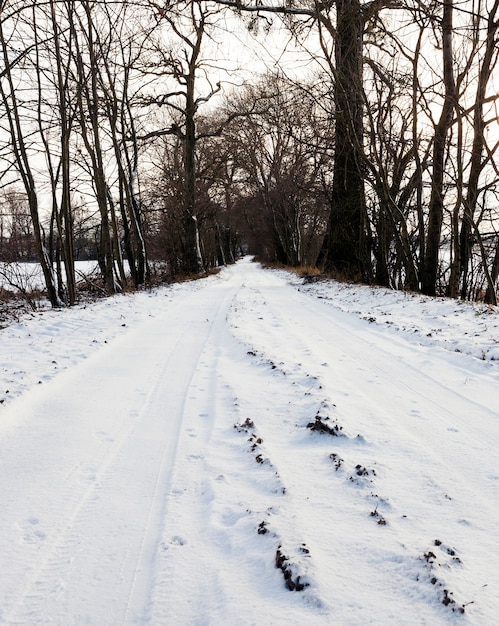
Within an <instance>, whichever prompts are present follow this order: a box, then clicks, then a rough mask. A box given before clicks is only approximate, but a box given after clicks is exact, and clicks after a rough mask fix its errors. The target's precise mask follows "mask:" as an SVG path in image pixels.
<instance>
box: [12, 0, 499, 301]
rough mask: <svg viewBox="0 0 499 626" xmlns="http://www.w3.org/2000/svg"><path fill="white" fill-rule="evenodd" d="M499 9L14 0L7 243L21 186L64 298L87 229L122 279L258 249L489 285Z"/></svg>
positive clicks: (493, 250) (110, 277) (334, 267)
mask: <svg viewBox="0 0 499 626" xmlns="http://www.w3.org/2000/svg"><path fill="white" fill-rule="evenodd" d="M498 9H499V0H461V1H457V0H456V1H432V2H430V3H421V2H420V1H419V0H369V1H366V2H361V0H335V1H332V2H326V3H324V2H319V1H318V0H295V1H294V2H286V3H284V4H282V5H280V4H277V3H276V4H269V5H264V4H261V3H257V4H254V5H252V4H244V3H243V2H240V1H239V0H237V1H232V0H183V1H181V2H178V1H169V2H156V1H152V0H135V1H133V2H128V1H126V0H125V1H121V2H104V1H98V0H94V1H92V2H90V1H76V0H46V1H44V2H34V1H33V0H9V1H8V2H7V1H5V0H0V45H1V52H0V53H1V60H2V65H1V67H0V129H1V130H0V180H1V184H2V189H3V197H2V198H1V199H0V216H2V218H1V219H2V222H1V224H2V232H1V234H0V242H1V248H0V254H3V255H4V257H6V256H7V252H8V254H9V255H10V258H12V257H16V255H17V256H18V257H20V256H22V254H24V253H23V252H19V251H16V248H15V245H14V241H15V240H16V238H17V239H18V240H19V227H18V220H17V221H16V219H15V218H14V214H15V212H13V211H12V210H11V209H12V207H13V203H12V198H13V197H14V196H15V197H16V202H17V204H19V203H21V205H22V206H23V207H24V209H23V211H21V213H22V214H23V215H24V216H26V214H27V215H28V216H29V219H28V225H27V229H28V234H29V236H30V238H31V241H32V247H33V246H34V249H35V253H36V256H37V258H38V260H39V261H40V263H41V264H42V268H43V272H44V276H45V281H46V285H47V293H48V295H49V298H50V300H51V302H52V304H53V305H54V306H59V305H60V304H62V303H67V304H73V303H74V302H75V301H76V300H77V284H76V279H75V266H74V264H75V259H76V258H77V257H78V254H79V252H78V250H79V249H80V250H81V247H82V241H83V240H84V241H85V247H86V249H87V250H89V249H91V248H92V247H93V248H94V249H95V253H96V256H97V259H98V261H99V267H100V270H101V274H102V280H103V284H104V286H105V288H106V289H107V290H108V291H110V292H112V291H115V290H117V289H120V288H122V287H123V286H124V285H125V284H127V282H128V281H131V282H132V284H133V285H134V286H136V287H139V286H141V285H143V284H144V283H145V282H146V281H147V279H148V276H149V272H150V268H151V261H153V260H161V261H163V262H164V267H165V271H166V272H167V274H168V276H169V277H174V276H175V275H178V274H186V273H187V274H192V273H199V272H201V271H204V270H206V269H208V268H209V267H211V266H214V265H219V264H223V263H228V262H232V261H233V260H234V258H235V256H236V254H237V253H238V252H239V251H240V250H241V249H244V250H247V251H250V252H254V253H256V254H258V255H260V256H261V257H262V258H264V259H265V260H275V261H279V262H282V263H286V264H289V265H295V266H313V265H316V264H317V265H319V266H320V267H321V269H323V270H326V271H330V272H334V273H336V274H337V275H342V276H344V277H346V278H351V279H360V280H364V281H368V282H373V283H377V284H381V285H386V286H391V287H397V288H406V289H411V290H421V291H423V292H424V293H426V294H430V295H434V294H437V293H440V294H447V295H450V296H452V297H463V298H477V297H483V298H485V299H486V300H487V301H489V302H494V303H495V301H496V300H495V299H496V283H497V279H498V276H499V234H498V233H499V229H498V221H497V219H498V217H499V215H498V202H497V193H498V191H499V186H498V183H499V169H498V167H497V165H496V161H495V159H496V152H497V148H498V146H499V125H498V116H497V111H496V98H497V89H496V84H497V56H498V50H499V46H498V45H497V44H498V28H499V16H498ZM248 31H251V33H252V37H249V36H248V34H247V33H248ZM283 33H287V38H286V39H285V41H286V43H285V44H281V42H282V41H283V40H284V39H283ZM242 40H245V43H244V45H245V46H246V48H242V45H243V44H242V43H241V41H242ZM247 46H252V48H251V49H250V48H248V47H247ZM270 49H274V50H275V49H278V50H279V60H280V61H283V62H284V65H283V66H281V67H278V66H276V64H275V62H274V61H272V59H271V56H270V55H267V56H265V55H266V52H265V50H267V51H268V50H270ZM242 50H244V53H245V54H246V55H247V56H248V55H250V57H249V58H250V59H251V63H249V64H246V65H244V64H243V63H241V62H240V61H239V60H236V59H240V58H243V57H244V55H243V54H242V52H241V51H242ZM257 53H258V58H257ZM287 55H292V58H293V60H294V63H295V64H296V67H295V68H292V67H290V66H289V65H288V66H286V59H287V58H288V56H287ZM289 58H291V56H289ZM297 60H299V62H298V61H297ZM265 62H266V66H265ZM272 64H273V65H272ZM251 65H253V66H256V67H251ZM271 66H272V71H270V70H269V69H268V68H270V67H271ZM304 67H306V71H305V70H304V69H303V68H304ZM255 69H258V73H256V72H255ZM13 194H14V195H13ZM20 198H21V200H20ZM18 214H20V213H19V211H18ZM24 226H26V225H24ZM16 229H17V230H16ZM82 238H83V239H82ZM19 241H20V240H19ZM30 254H32V251H31V252H30ZM129 277H130V278H129Z"/></svg>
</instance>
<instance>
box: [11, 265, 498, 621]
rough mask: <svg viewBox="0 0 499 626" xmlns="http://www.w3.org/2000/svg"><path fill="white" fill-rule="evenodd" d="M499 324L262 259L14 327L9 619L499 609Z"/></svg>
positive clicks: (402, 616) (477, 310)
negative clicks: (267, 266) (302, 274)
mask: <svg viewBox="0 0 499 626" xmlns="http://www.w3.org/2000/svg"><path fill="white" fill-rule="evenodd" d="M498 341H499V315H498V311H497V309H495V308H491V307H486V306H484V305H473V304H470V303H462V302H457V301H454V300H446V299H430V298H424V297H421V296H418V295H413V294H404V293H400V292H392V291H389V290H386V289H373V288H369V287H361V286H354V285H345V284H339V283H335V282H333V281H320V282H318V283H315V284H311V285H304V284H303V282H302V280H301V279H299V278H298V277H297V276H295V275H294V274H289V273H286V272H284V271H275V270H274V271H272V270H264V269H262V268H261V267H260V266H259V265H258V264H256V263H252V262H251V260H250V259H249V258H246V259H243V260H242V261H240V262H239V263H238V264H236V265H235V266H232V267H228V268H226V269H224V270H222V271H221V273H220V274H219V275H217V276H212V277H210V278H208V279H205V280H202V281H195V282H191V283H184V284H180V285H174V286H170V287H164V288H160V289H157V290H154V291H150V292H142V293H136V294H122V295H118V296H115V297H113V298H109V299H106V300H101V301H99V302H97V303H95V304H92V305H86V306H79V307H74V308H71V309H64V310H60V311H43V312H37V313H33V314H32V315H29V316H24V317H23V318H22V319H21V320H20V321H18V322H15V323H12V324H10V325H8V326H7V327H5V328H3V329H2V330H0V342H1V343H0V381H1V382H0V402H1V404H0V493H1V494H2V506H1V508H0V555H1V556H0V558H1V568H0V624H9V625H10V624H16V625H19V624H21V625H25V624H26V625H35V624H58V625H61V626H71V625H78V626H79V625H80V624H93V625H96V626H106V625H109V626H116V625H118V624H126V625H128V624H153V625H158V626H162V625H211V624H213V625H217V626H218V625H230V626H231V625H235V624H238V625H239V624H242V625H243V624H244V625H249V624H255V625H256V624H258V625H259V626H260V625H261V624H265V625H267V624H286V625H295V624H296V625H314V626H315V625H321V624H324V625H325V624H339V625H341V626H350V625H352V626H353V625H355V626H358V625H361V624H362V625H364V624H376V625H383V626H384V625H394V626H395V625H397V626H399V625H401V624H430V625H436V624H476V625H480V626H482V625H493V624H496V623H497V615H498V613H499V550H498V547H497V543H498V540H497V537H498V536H499V507H498V504H497V502H498V496H499V493H498V491H499V452H498V447H497V441H498V439H499V385H498V382H499V363H498V360H499V347H498ZM312 425H314V426H315V427H316V428H322V429H323V430H324V429H327V430H329V431H330V432H321V431H320V430H314V429H312V428H310V427H308V426H312ZM276 564H277V565H279V566H280V567H276ZM286 577H287V578H288V584H287V583H286ZM288 586H291V587H293V586H294V587H297V588H295V589H294V590H290V589H288ZM444 602H445V603H444ZM462 609H464V612H461V610H462Z"/></svg>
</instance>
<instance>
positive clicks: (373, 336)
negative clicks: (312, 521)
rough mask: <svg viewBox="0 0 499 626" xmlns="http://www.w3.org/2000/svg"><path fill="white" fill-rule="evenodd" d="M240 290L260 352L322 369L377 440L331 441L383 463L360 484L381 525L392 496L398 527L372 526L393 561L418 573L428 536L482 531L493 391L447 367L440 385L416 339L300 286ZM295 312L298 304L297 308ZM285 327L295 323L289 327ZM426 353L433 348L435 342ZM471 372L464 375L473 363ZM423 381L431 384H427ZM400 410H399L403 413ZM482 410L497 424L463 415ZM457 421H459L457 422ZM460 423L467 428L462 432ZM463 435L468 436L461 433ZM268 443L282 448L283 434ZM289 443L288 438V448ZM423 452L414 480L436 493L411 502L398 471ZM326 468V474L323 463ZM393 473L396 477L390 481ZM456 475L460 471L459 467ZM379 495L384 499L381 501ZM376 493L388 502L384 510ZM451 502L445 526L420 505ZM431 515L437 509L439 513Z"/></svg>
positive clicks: (325, 380)
mask: <svg viewBox="0 0 499 626" xmlns="http://www.w3.org/2000/svg"><path fill="white" fill-rule="evenodd" d="M281 287H282V284H281ZM252 292H253V293H252ZM240 296H241V297H240V298H239V299H238V303H237V309H238V311H237V312H236V313H235V314H234V315H233V316H232V317H233V319H234V320H235V324H236V325H237V326H239V327H240V328H239V329H236V331H235V332H236V335H237V336H238V337H239V338H240V340H242V341H245V342H246V344H247V346H248V348H249V349H250V350H253V349H254V348H255V347H256V350H257V353H258V352H261V354H263V355H264V358H265V357H266V358H267V359H268V361H270V362H274V363H279V364H280V366H279V367H280V368H282V371H283V373H284V374H286V375H288V376H289V377H291V378H294V379H295V381H300V380H301V381H302V380H303V379H304V376H306V375H312V374H316V376H317V379H318V380H319V381H320V384H321V386H322V387H323V391H318V392H317V393H316V394H315V395H316V397H317V399H318V400H320V399H321V393H322V394H323V395H322V398H324V397H325V398H326V400H328V401H329V402H330V403H331V404H333V403H334V404H336V405H337V406H335V407H334V413H335V414H336V416H338V419H340V420H341V423H342V424H344V425H345V426H346V427H347V431H348V430H349V431H350V432H351V433H352V434H355V433H357V432H360V433H362V434H363V435H365V436H367V441H368V445H367V446H363V448H362V449H360V448H356V450H355V451H354V450H352V448H351V446H350V449H349V450H346V449H345V445H344V442H339V441H331V440H329V446H330V448H332V449H336V451H337V452H338V451H339V450H341V452H342V454H343V453H344V451H345V452H348V455H349V456H348V457H347V458H348V460H349V463H350V464H351V466H352V467H353V466H354V464H355V463H362V466H361V467H363V466H364V465H366V466H367V467H372V466H374V467H376V469H377V470H378V471H377V474H379V475H378V476H377V477H376V479H375V483H376V486H375V487H374V486H373V487H372V488H371V489H368V490H367V492H366V490H365V489H364V491H362V490H360V491H359V494H363V496H364V498H365V499H366V503H365V515H366V516H367V515H371V519H374V520H375V521H378V522H379V520H380V519H382V525H385V524H386V520H385V519H384V518H383V517H380V513H381V510H382V506H386V505H388V508H386V509H385V510H386V511H387V512H385V515H388V519H389V524H390V530H389V533H388V534H387V535H385V537H383V538H382V540H381V541H379V540H378V539H376V538H375V536H374V535H373V542H374V545H376V544H379V547H380V549H381V546H382V549H383V550H386V552H387V554H390V553H392V554H393V558H394V559H395V561H394V563H396V562H398V561H399V560H402V561H404V562H405V563H406V565H407V569H406V571H405V575H406V576H409V577H410V576H411V575H412V574H409V571H411V570H414V569H415V567H417V566H415V563H417V561H418V558H419V561H420V563H421V564H420V566H419V568H420V570H422V569H424V568H423V567H422V562H423V561H424V558H423V552H424V550H426V549H427V545H428V543H430V544H431V542H432V541H433V540H435V541H440V540H441V539H440V536H441V535H443V536H444V537H445V540H446V541H449V542H455V541H457V537H461V541H463V542H464V541H467V542H468V543H469V537H468V539H467V538H466V535H467V534H468V535H469V536H471V535H470V534H469V533H466V526H467V525H469V526H470V527H471V528H475V530H476V529H477V524H478V523H479V520H480V519H483V518H485V519H486V518H487V517H489V516H491V515H492V516H493V515H494V512H495V505H494V504H493V502H494V498H493V495H492V494H493V493H494V492H495V490H496V489H497V487H496V485H497V476H496V471H495V469H494V467H495V465H496V462H497V458H496V457H495V458H491V459H487V460H486V466H487V469H485V468H484V470H485V471H484V474H485V476H484V475H483V474H482V473H481V472H480V474H479V475H478V476H476V465H475V464H476V459H477V458H480V450H481V449H485V448H487V441H488V439H489V437H490V436H491V433H490V425H491V422H490V416H491V414H492V409H491V405H492V402H491V401H490V394H489V395H487V396H485V397H486V398H487V402H477V401H476V399H474V398H468V397H467V396H466V395H464V394H463V393H461V392H462V389H460V387H459V384H456V385H455V387H454V388H452V387H450V386H449V381H450V380H451V377H450V375H447V377H446V381H445V383H443V384H440V381H439V380H438V375H437V376H435V373H436V372H435V368H434V369H433V371H432V373H433V376H434V377H435V378H436V380H435V378H432V377H431V375H430V374H428V373H426V372H425V371H424V370H419V369H417V367H418V366H417V365H416V364H418V363H420V362H421V360H422V358H421V356H419V355H416V356H417V358H414V356H415V355H414V354H413V353H412V354H411V348H412V350H414V347H413V346H411V344H410V343H409V342H407V341H405V342H404V341H402V340H400V341H396V342H393V338H386V337H383V336H382V333H380V332H374V333H372V332H371V329H369V331H368V330H367V327H366V324H364V323H363V322H362V321H360V320H356V319H354V318H352V317H349V316H346V315H344V314H339V315H338V314H337V313H336V312H334V310H331V309H327V308H325V307H324V305H323V304H322V303H318V302H314V301H313V300H311V299H310V298H309V297H303V295H301V294H299V293H296V292H295V293H293V292H292V290H291V289H289V288H288V289H284V288H281V289H279V281H278V280H276V281H275V283H274V284H273V285H272V284H270V281H269V284H268V285H264V286H261V285H258V286H257V287H252V289H250V290H248V291H245V292H241V294H240ZM245 309H247V310H248V311H249V312H250V313H251V315H253V316H256V317H257V318H258V319H261V320H262V324H261V328H262V331H261V333H260V334H258V333H257V334H256V335H255V336H254V337H249V336H248V335H247V334H246V333H245V332H244V330H242V329H244V326H245V324H244V316H245V314H248V313H247V312H246V313H245V312H244V311H245ZM241 311H242V312H241ZM288 311H292V312H293V317H291V315H290V314H288ZM282 329H286V333H285V334H284V336H283V334H282ZM318 336H320V337H321V341H317V337H318ZM390 342H393V343H395V346H394V350H390V349H388V348H387V346H388V344H389V343H390ZM310 346H312V348H311V347H310ZM390 347H392V346H390ZM317 348H319V350H318V349H317ZM422 352H425V350H424V349H423V350H422ZM427 352H428V355H429V354H430V351H427ZM435 356H436V355H435V351H434V350H433V351H431V358H432V359H433V360H434V361H435V360H436V361H437V362H438V359H439V356H440V358H441V356H442V355H437V356H436V359H435ZM447 356H449V355H447ZM404 358H406V359H407V362H405V360H404ZM428 358H429V357H428ZM331 359H333V361H331ZM453 360H454V359H453V355H450V358H447V359H443V360H442V361H441V362H442V364H444V365H445V366H448V367H449V369H451V368H452V367H455V366H454V364H453ZM456 360H458V359H456ZM460 367H462V366H459V365H458V366H457V368H456V369H455V374H456V375H458V376H459V375H460V372H463V370H461V369H460ZM352 372H356V375H354V378H353V379H352V378H350V376H351V374H352ZM346 373H348V376H346V375H345V374H346ZM462 375H463V377H464V372H463V374H462ZM409 381H410V382H409ZM423 389H425V392H422V390H423ZM397 412H398V413H399V414H400V419H397V418H395V416H394V413H397ZM474 412H478V415H477V421H478V424H479V421H480V419H483V423H484V424H488V427H489V428H488V430H486V429H485V428H483V427H480V426H479V425H478V428H477V429H475V427H474V426H475V423H474V424H473V426H472V427H471V428H470V424H469V422H468V423H467V422H466V419H463V418H461V417H460V416H461V415H463V414H464V415H467V414H469V413H471V414H473V413H474ZM480 414H481V415H480ZM496 424H497V421H496ZM456 425H457V426H459V428H455V426H456ZM458 431H462V435H461V434H460V433H459V432H458ZM464 433H466V435H464ZM492 436H493V435H492ZM458 437H461V441H459V440H458ZM323 443H324V442H323ZM470 444H472V445H473V447H474V450H472V452H473V454H470V455H469V456H468V455H466V452H467V446H468V447H469V446H470ZM269 445H274V446H277V448H279V442H278V440H277V441H274V442H271V443H269ZM325 445H326V444H325ZM397 445H398V446H402V448H401V450H396V449H392V450H390V451H389V453H390V455H392V456H393V455H394V454H395V456H396V457H398V461H397V465H389V466H386V465H383V466H381V467H379V466H378V464H377V457H379V456H380V454H381V455H382V458H383V459H384V458H385V457H386V454H385V453H386V450H385V448H386V447H387V446H389V447H392V448H396V447H397ZM333 446H334V448H333ZM407 446H408V447H407ZM286 447H287V446H283V449H286ZM288 449H289V448H288ZM405 453H407V454H405ZM269 455H270V456H271V457H272V458H273V456H272V452H269ZM354 455H355V456H354ZM414 455H419V456H420V457H422V458H427V459H428V470H427V472H426V473H425V474H424V475H423V476H420V477H419V476H418V477H413V476H410V474H409V475H408V481H409V485H410V483H411V482H412V481H415V482H418V483H420V484H421V485H423V484H424V482H425V481H427V484H428V493H429V498H428V501H425V502H416V503H415V502H414V501H413V500H412V501H411V497H410V496H411V488H410V486H409V487H408V489H406V490H405V492H404V493H401V492H400V484H401V483H400V478H399V476H398V474H399V473H400V471H401V470H402V471H404V469H405V468H406V467H408V466H409V467H410V459H411V456H412V457H414ZM456 455H457V458H461V459H462V461H461V462H458V463H455V464H454V479H453V480H451V482H448V481H445V480H444V482H443V483H442V479H441V477H442V476H445V477H446V476H448V475H449V471H448V467H447V463H448V460H449V459H450V458H453V457H454V458H456ZM461 455H462V456H461ZM277 456H279V455H277ZM417 464H418V465H420V458H418V459H417ZM278 468H279V474H280V475H281V476H283V479H284V481H285V483H286V484H288V483H289V482H290V479H291V475H292V474H293V472H291V475H290V474H289V470H290V469H292V467H291V465H290V464H287V463H284V464H283V465H282V466H281V465H278ZM403 468H404V469H403ZM409 471H410V470H409ZM320 472H321V474H322V476H323V477H324V468H322V470H320ZM394 475H396V479H395V481H393V480H390V479H391V478H392V477H393V476H394ZM450 475H451V476H452V475H453V474H452V472H451V473H450ZM487 475H488V476H490V479H491V482H489V489H484V485H483V479H482V477H483V478H485V479H486V478H487ZM477 479H478V480H477ZM354 482H355V481H354ZM357 482H358V481H357ZM439 483H441V484H439ZM380 490H381V491H380ZM423 490H424V489H423ZM482 491H485V493H484V495H483V496H481V495H479V494H480V493H481V492H482ZM341 492H343V494H344V495H346V492H345V488H344V486H342V487H341V491H340V493H341ZM378 493H379V494H380V495H379V496H378ZM449 493H451V494H452V498H451V497H450V496H448V495H447V494H449ZM454 496H456V497H454ZM373 497H375V498H376V499H377V500H373ZM470 498H472V499H473V500H474V501H475V502H476V505H477V513H476V516H474V518H473V520H471V521H470V520H463V519H461V518H460V517H459V509H460V506H459V502H460V501H461V502H463V503H466V504H467V503H468V501H469V499H470ZM346 500H347V498H345V499H344V500H342V504H341V506H343V507H344V506H345V504H346ZM369 501H371V502H369ZM377 502H379V504H380V513H379V514H378V511H377V508H378V505H377ZM442 504H443V505H444V506H445V507H446V508H447V510H448V513H447V514H448V516H449V523H448V524H445V526H438V525H437V526H436V527H432V528H428V527H427V525H425V524H424V522H423V523H422V520H420V517H421V512H420V511H418V508H419V509H421V508H426V507H428V508H429V509H431V508H432V507H437V508H440V507H441V506H442ZM369 512H370V513H369ZM429 517H430V518H434V517H435V516H432V515H431V514H430V515H429ZM436 517H438V515H437V516H436ZM408 518H409V519H408ZM465 522H466V523H465ZM403 525H404V526H405V528H404V536H405V535H406V529H407V527H410V528H411V529H412V533H413V541H412V544H410V545H408V546H406V547H405V548H404V549H403V550H402V551H401V550H400V547H397V546H396V542H395V543H394V541H393V539H394V538H396V537H397V529H402V528H403ZM463 529H464V532H463ZM317 530H318V529H317ZM313 534H314V533H313ZM378 534H379V533H378ZM433 534H435V537H433ZM387 537H388V540H387ZM474 543H475V542H472V545H473V548H472V549H471V553H469V560H467V559H466V558H465V559H464V560H465V562H466V563H469V564H470V565H471V566H475V567H476V566H477V565H478V564H479V562H480V560H481V559H482V558H484V556H485V555H484V554H483V553H482V551H481V546H478V548H479V551H480V554H477V555H475V554H473V552H475V545H474ZM312 552H313V553H315V552H316V550H315V549H313V550H312ZM397 553H399V554H398V555H397ZM418 553H419V556H418ZM411 555H412V556H411ZM472 559H474V561H475V563H474V564H473V563H471V560H472ZM388 562H389V561H388ZM396 569H398V572H397V575H398V578H399V580H402V587H403V586H404V583H403V579H400V575H401V574H402V575H404V571H403V569H401V568H396ZM447 575H448V576H450V575H452V576H453V577H454V578H456V580H458V581H459V580H460V579H461V574H460V572H459V571H458V569H457V570H456V571H455V572H453V571H452V572H451V571H450V570H449V572H448V573H447ZM405 586H407V585H405ZM459 587H460V594H458V595H461V598H460V601H462V600H463V599H466V600H470V599H471V598H470V597H468V598H466V586H465V585H463V581H462V580H460V582H459ZM472 593H473V592H472V591H471V590H468V591H467V595H468V596H472ZM446 599H447V598H444V600H446ZM451 609H452V606H451Z"/></svg>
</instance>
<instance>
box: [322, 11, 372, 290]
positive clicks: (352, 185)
mask: <svg viewBox="0 0 499 626" xmlns="http://www.w3.org/2000/svg"><path fill="white" fill-rule="evenodd" d="M336 12H337V27H336V43H335V60H336V72H335V83H334V95H335V107H336V110H335V121H336V126H335V157H334V173H333V188H332V194H331V214H330V223H329V240H328V252H327V261H326V267H327V268H328V269H334V270H336V271H339V272H341V273H343V274H346V275H347V276H349V277H352V278H361V279H363V280H367V281H368V280H370V279H371V276H372V268H371V257H370V249H369V244H368V238H367V228H368V223H367V209H366V199H365V193H364V176H363V171H362V169H363V168H362V162H363V158H362V155H363V147H362V144H363V123H364V121H363V68H362V64H363V31H364V22H365V19H364V15H363V12H362V9H361V4H360V1H359V0H338V1H337V2H336Z"/></svg>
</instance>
